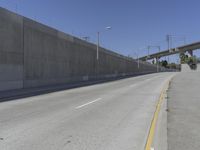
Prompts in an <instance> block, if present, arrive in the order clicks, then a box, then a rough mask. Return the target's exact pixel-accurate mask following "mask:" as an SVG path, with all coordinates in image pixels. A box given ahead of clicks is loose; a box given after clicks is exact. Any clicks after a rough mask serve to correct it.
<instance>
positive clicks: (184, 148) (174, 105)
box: [168, 72, 200, 150]
mask: <svg viewBox="0 0 200 150" xmlns="http://www.w3.org/2000/svg"><path fill="white" fill-rule="evenodd" d="M168 97H169V99H168V111H169V112H168V149H169V150H197V149H200V72H188V73H180V74H177V75H176V76H175V77H174V79H173V80H172V83H171V85H170V88H169V93H168Z"/></svg>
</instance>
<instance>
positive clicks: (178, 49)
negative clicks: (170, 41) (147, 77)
mask: <svg viewBox="0 0 200 150" xmlns="http://www.w3.org/2000/svg"><path fill="white" fill-rule="evenodd" d="M197 49H200V42H195V43H191V44H187V45H183V46H179V47H176V48H171V49H168V50H165V51H161V52H158V53H154V54H150V55H147V56H143V57H141V58H139V59H140V60H142V61H146V60H150V59H154V58H156V59H159V58H161V57H164V56H169V55H174V54H177V53H185V52H189V53H190V54H191V55H193V51H194V50H197Z"/></svg>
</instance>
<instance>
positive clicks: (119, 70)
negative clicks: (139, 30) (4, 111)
mask: <svg viewBox="0 0 200 150" xmlns="http://www.w3.org/2000/svg"><path fill="white" fill-rule="evenodd" d="M156 70H157V68H156V66H154V65H151V64H147V63H145V62H140V68H138V67H137V62H136V61H135V60H133V59H130V58H127V57H125V56H122V55H120V54H117V53H114V52H111V51H109V50H106V49H104V48H100V50H99V60H98V61H97V60H96V45H95V44H92V43H88V42H86V41H83V40H81V39H78V38H76V37H73V36H71V35H68V34H65V33H62V32H60V31H57V30H55V29H53V28H50V27H47V26H45V25H42V24H40V23H38V22H35V21H33V20H30V19H28V18H25V17H22V16H20V15H17V14H14V13H12V12H10V11H8V10H6V9H3V8H0V91H5V90H11V89H21V88H30V87H41V86H50V85H58V84H68V83H75V82H80V81H87V80H98V79H105V78H114V77H119V76H126V75H134V74H141V73H153V72H156ZM162 70H163V69H162ZM163 71H164V70H163Z"/></svg>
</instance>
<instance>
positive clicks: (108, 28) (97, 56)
mask: <svg viewBox="0 0 200 150" xmlns="http://www.w3.org/2000/svg"><path fill="white" fill-rule="evenodd" d="M105 29H106V30H111V29H112V27H106V28H105ZM99 37H100V32H99V31H98V32H97V54H96V59H97V61H98V60H99V45H100V42H99Z"/></svg>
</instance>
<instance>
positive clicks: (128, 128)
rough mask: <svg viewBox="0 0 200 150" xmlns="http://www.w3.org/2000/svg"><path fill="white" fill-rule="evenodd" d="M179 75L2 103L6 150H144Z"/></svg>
mask: <svg viewBox="0 0 200 150" xmlns="http://www.w3.org/2000/svg"><path fill="white" fill-rule="evenodd" d="M173 75H175V73H158V74H150V75H143V76H138V77H133V78H128V79H123V80H118V81H113V82H108V83H103V84H97V85H92V86H87V87H81V88H75V89H70V90H66V91H61V92H55V93H50V94H45V95H39V96H35V97H30V98H24V99H19V100H14V101H9V102H3V103H0V149H1V150H143V149H144V146H145V143H146V139H147V135H148V132H149V128H150V125H151V121H152V117H153V114H154V111H155V109H156V104H157V101H158V98H159V94H160V92H161V90H162V87H163V86H164V84H165V83H166V82H167V81H168V80H169V79H170V78H171V77H172V76H173Z"/></svg>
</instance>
